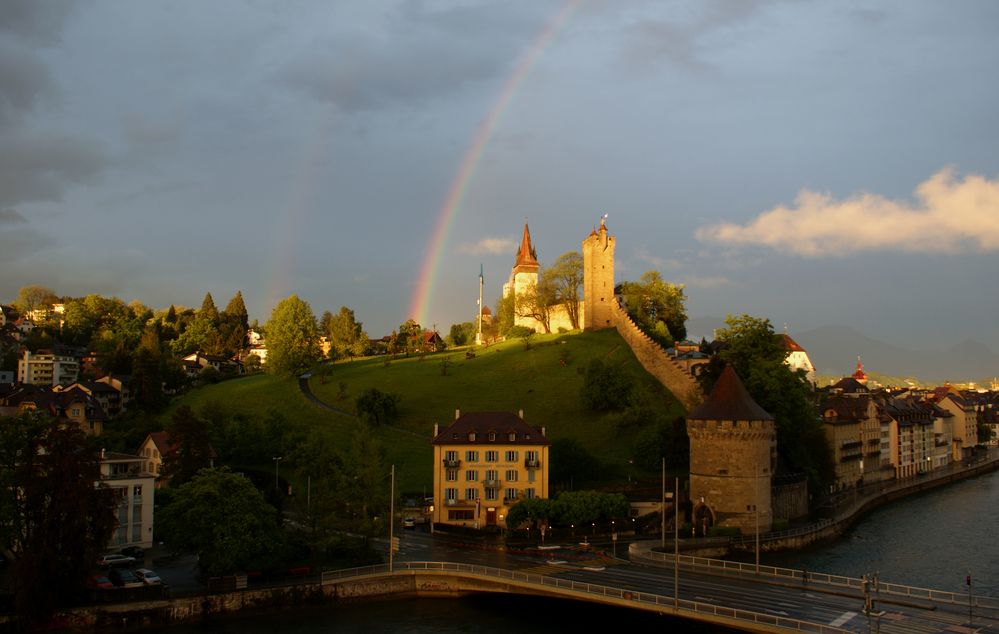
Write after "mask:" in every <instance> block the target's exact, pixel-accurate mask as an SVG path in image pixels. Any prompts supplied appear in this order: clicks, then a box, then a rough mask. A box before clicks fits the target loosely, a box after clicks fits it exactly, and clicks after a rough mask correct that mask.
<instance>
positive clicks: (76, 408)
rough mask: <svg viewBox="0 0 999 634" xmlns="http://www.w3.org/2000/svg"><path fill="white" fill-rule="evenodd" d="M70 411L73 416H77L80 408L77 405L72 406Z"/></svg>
mask: <svg viewBox="0 0 999 634" xmlns="http://www.w3.org/2000/svg"><path fill="white" fill-rule="evenodd" d="M72 413H73V416H79V415H80V408H79V407H74V408H73V409H72Z"/></svg>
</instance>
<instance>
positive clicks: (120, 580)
mask: <svg viewBox="0 0 999 634" xmlns="http://www.w3.org/2000/svg"><path fill="white" fill-rule="evenodd" d="M108 577H109V578H110V579H111V583H113V584H114V585H116V586H118V587H119V588H141V587H142V585H143V583H142V579H139V578H138V577H136V576H135V573H134V572H132V571H131V570H129V569H128V568H115V569H114V570H112V571H111V574H109V575H108Z"/></svg>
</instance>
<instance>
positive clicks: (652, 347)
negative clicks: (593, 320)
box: [610, 298, 703, 411]
mask: <svg viewBox="0 0 999 634" xmlns="http://www.w3.org/2000/svg"><path fill="white" fill-rule="evenodd" d="M610 308H611V323H612V325H613V326H614V327H615V328H617V331H618V333H619V334H620V335H621V337H622V338H623V339H624V340H625V341H626V342H627V343H628V346H629V347H630V348H631V350H632V352H634V353H635V357H637V358H638V362H639V363H641V364H642V367H643V368H645V371H646V372H648V373H649V374H651V375H652V376H654V377H656V379H657V380H658V381H659V382H660V383H662V384H663V385H664V386H665V387H666V389H668V390H669V391H670V392H672V393H673V396H675V397H676V398H677V399H678V400H679V401H680V402H681V403H682V404H683V406H684V407H686V408H687V410H688V411H689V410H692V409H694V408H695V407H697V406H698V405H700V403H701V400H702V398H703V396H702V394H701V388H700V386H699V385H698V384H697V381H696V380H695V379H694V377H692V376H691V375H690V374H688V373H687V372H686V371H685V370H684V369H683V367H682V366H680V364H678V363H677V362H676V361H674V360H673V358H672V357H670V356H669V355H668V354H666V351H665V350H663V348H662V346H660V345H659V344H658V343H656V342H655V341H653V340H652V339H651V338H649V336H648V335H647V334H645V333H644V332H642V330H641V328H639V327H638V326H637V325H636V324H635V322H634V321H633V320H632V319H631V317H630V316H629V315H628V313H627V312H626V311H625V310H624V309H623V308H621V305H620V303H618V301H617V298H614V299H613V300H612V301H611V302H610Z"/></svg>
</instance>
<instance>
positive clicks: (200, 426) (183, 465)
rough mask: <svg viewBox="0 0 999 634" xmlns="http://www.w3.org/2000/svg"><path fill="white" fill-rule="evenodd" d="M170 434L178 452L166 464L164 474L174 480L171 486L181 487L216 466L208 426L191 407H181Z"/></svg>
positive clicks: (178, 409)
mask: <svg viewBox="0 0 999 634" xmlns="http://www.w3.org/2000/svg"><path fill="white" fill-rule="evenodd" d="M167 431H168V432H169V433H170V444H171V445H173V448H174V450H173V453H172V454H171V455H169V456H168V457H167V460H166V463H165V464H164V465H163V467H164V475H166V476H167V477H169V478H170V486H173V487H178V486H181V485H183V484H184V483H186V482H188V481H190V480H191V479H192V478H193V477H194V476H195V475H196V474H197V473H198V471H200V470H202V469H206V468H208V467H210V466H211V465H212V455H213V451H212V441H211V437H210V434H209V430H208V423H207V422H206V421H205V420H203V419H201V418H200V417H199V416H198V415H197V414H195V413H194V410H192V409H191V408H190V406H188V405H181V406H180V407H178V408H177V411H175V412H174V413H173V416H171V417H170V425H169V427H167Z"/></svg>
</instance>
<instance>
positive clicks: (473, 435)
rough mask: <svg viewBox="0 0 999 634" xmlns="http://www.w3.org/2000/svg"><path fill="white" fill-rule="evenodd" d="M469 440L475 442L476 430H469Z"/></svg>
mask: <svg viewBox="0 0 999 634" xmlns="http://www.w3.org/2000/svg"><path fill="white" fill-rule="evenodd" d="M468 442H475V432H474V431H470V432H468Z"/></svg>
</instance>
